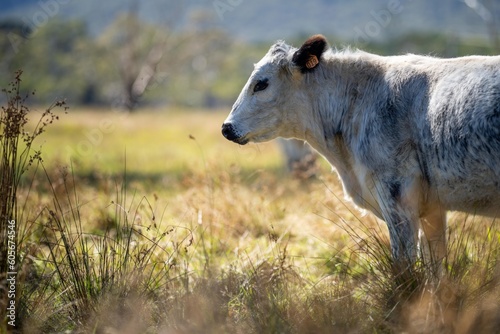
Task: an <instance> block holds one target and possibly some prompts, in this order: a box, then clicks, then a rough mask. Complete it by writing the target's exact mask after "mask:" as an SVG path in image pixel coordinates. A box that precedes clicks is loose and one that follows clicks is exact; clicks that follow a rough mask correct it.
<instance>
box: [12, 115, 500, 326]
mask: <svg viewBox="0 0 500 334" xmlns="http://www.w3.org/2000/svg"><path fill="white" fill-rule="evenodd" d="M227 112H228V111H227V110H219V111H208V110H178V109H175V110H172V109H168V108H165V109H159V110H156V109H150V110H139V111H137V112H136V113H132V114H126V113H118V112H112V111H108V110H87V109H75V110H73V109H70V111H69V112H68V113H67V114H63V113H61V116H60V119H59V120H58V121H56V122H54V123H53V124H50V126H49V127H48V128H47V130H46V131H45V132H44V133H43V134H42V135H41V136H40V137H39V138H37V141H36V142H35V144H34V147H36V148H38V147H39V146H40V145H42V146H41V151H42V158H43V163H41V164H39V165H34V166H32V168H31V169H30V171H29V172H28V173H26V174H25V176H24V178H23V185H22V187H21V188H20V191H19V194H20V195H19V201H20V203H21V204H20V210H22V213H23V214H22V215H21V217H22V220H21V221H19V226H18V229H19V231H18V233H19V236H21V237H20V238H19V237H18V253H19V261H20V267H19V268H20V269H19V274H18V278H17V284H18V290H17V291H18V295H17V299H18V308H17V321H18V327H17V330H18V331H19V332H26V333H52V332H65V331H66V332H69V333H347V332H350V333H358V332H362V333H365V332H366V333H391V332H403V331H405V332H408V333H413V332H419V333H434V332H445V333H455V332H456V333H468V332H471V331H477V330H487V331H490V330H495V329H498V328H500V304H499V303H498V300H500V285H499V278H500V265H499V262H498V259H499V257H498V255H499V252H498V251H499V249H500V247H499V243H500V233H499V226H498V223H497V222H496V220H495V219H484V218H482V217H473V216H464V215H459V214H452V215H451V216H452V219H451V221H452V224H451V225H450V228H449V243H450V245H449V255H448V259H447V261H446V263H445V266H446V274H445V276H444V277H442V278H440V279H435V278H434V277H432V275H431V274H430V273H429V271H428V270H426V269H427V268H426V264H425V263H419V264H417V266H416V268H412V269H411V270H410V271H409V272H407V273H405V274H403V275H401V274H399V273H396V272H394V271H393V270H392V266H391V259H390V256H389V252H390V251H389V244H388V236H387V230H386V227H385V225H384V223H383V222H381V221H379V220H377V219H375V218H374V217H373V216H372V215H371V214H365V213H363V212H360V211H358V210H357V209H356V208H355V207H354V206H352V205H351V204H350V203H349V202H347V201H346V200H344V198H343V193H342V187H341V185H340V184H339V181H338V179H337V176H336V174H335V173H331V171H330V167H329V166H327V164H326V163H324V162H320V163H319V167H318V172H317V174H316V176H315V177H312V178H307V179H304V178H298V177H294V176H293V175H290V174H289V173H287V172H286V170H285V167H284V162H283V157H282V155H281V153H280V151H279V149H278V147H277V145H276V143H274V142H270V143H265V144H259V145H255V144H250V145H246V146H238V145H236V144H234V143H231V142H228V141H227V140H225V139H224V138H223V137H222V135H221V134H220V126H221V124H222V121H223V120H224V118H225V117H226V114H227ZM29 117H30V119H31V121H30V123H28V124H27V129H28V131H29V130H30V129H32V128H33V127H34V124H35V122H36V120H37V119H38V118H37V117H39V116H38V112H37V111H32V112H31V114H30V115H29Z"/></svg>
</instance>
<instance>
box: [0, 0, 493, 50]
mask: <svg viewBox="0 0 500 334" xmlns="http://www.w3.org/2000/svg"><path fill="white" fill-rule="evenodd" d="M468 3H471V1H469V2H468ZM487 4H489V10H490V11H491V13H490V16H491V17H493V18H495V17H498V15H497V14H498V13H499V9H500V6H499V5H498V4H495V3H494V2H492V1H489V2H487ZM131 6H135V7H136V8H137V9H138V11H139V13H140V16H141V17H142V18H143V19H146V20H148V21H153V22H157V23H169V24H171V23H172V22H174V23H175V26H177V27H182V25H183V24H184V23H185V22H186V20H187V18H188V17H190V16H192V15H193V13H195V12H200V11H203V12H205V13H207V14H209V15H210V16H211V17H212V19H213V20H214V22H215V24H217V25H218V26H220V28H222V29H223V30H226V31H227V32H229V33H231V34H232V35H233V36H235V37H237V38H240V39H243V40H246V41H268V40H275V39H278V38H289V37H291V36H297V35H306V34H311V33H318V32H321V33H323V34H327V35H335V36H338V37H340V38H342V39H345V40H347V41H355V40H358V41H359V40H361V41H362V40H364V39H371V40H374V39H385V38H388V37H394V35H398V34H402V33H407V32H409V31H440V32H450V33H453V34H456V35H459V36H471V35H472V36H484V37H485V36H487V33H488V29H487V25H486V24H485V22H484V20H483V19H482V18H481V17H480V15H478V14H477V13H476V12H475V11H474V10H472V9H471V8H469V7H468V6H467V5H466V4H465V1H456V0H445V1H439V2H436V1H432V0H421V1H411V0H390V1H388V0H373V1H366V0H352V1H340V0H332V1H328V0H314V1H308V2H307V5H306V4H305V2H304V1H299V0H286V1H285V0H277V1H273V2H269V1H264V0H256V1H244V0H214V1H202V0H186V1H182V2H172V1H168V2H166V1H164V0H149V1H147V2H143V3H140V4H139V2H134V1H121V0H110V1H106V2H103V1H99V0H87V1H71V2H68V1H62V0H49V1H37V0H21V1H15V0H3V1H2V2H1V3H0V20H2V19H3V20H5V19H7V18H15V19H19V20H22V21H23V22H24V23H25V24H30V25H32V26H34V27H35V28H36V26H37V25H38V24H39V23H43V22H44V20H46V18H47V17H51V18H52V17H55V16H58V17H64V18H80V19H82V20H84V21H85V22H86V23H87V25H88V28H89V30H90V32H91V33H93V34H95V35H97V34H99V33H100V32H101V31H102V30H103V29H104V28H105V27H106V26H107V25H108V24H109V23H110V22H111V21H112V20H113V19H114V18H115V17H116V15H117V14H118V13H120V12H124V11H127V10H129V9H130V8H131ZM486 7H488V6H486Z"/></svg>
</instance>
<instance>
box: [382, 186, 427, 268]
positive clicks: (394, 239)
mask: <svg viewBox="0 0 500 334" xmlns="http://www.w3.org/2000/svg"><path fill="white" fill-rule="evenodd" d="M377 197H378V201H379V205H380V209H381V211H382V212H381V213H382V217H383V218H384V220H385V222H386V223H387V227H388V229H389V237H390V241H391V253H392V256H393V259H394V263H395V265H396V268H398V269H401V270H404V269H406V268H408V267H410V266H412V265H413V264H414V263H415V261H416V259H417V244H418V225H419V220H418V212H417V210H416V206H415V204H414V203H412V202H409V201H408V200H407V198H406V197H407V194H406V193H405V191H404V189H402V188H401V183H400V182H381V183H378V185H377ZM413 202H417V203H418V199H417V198H414V199H413Z"/></svg>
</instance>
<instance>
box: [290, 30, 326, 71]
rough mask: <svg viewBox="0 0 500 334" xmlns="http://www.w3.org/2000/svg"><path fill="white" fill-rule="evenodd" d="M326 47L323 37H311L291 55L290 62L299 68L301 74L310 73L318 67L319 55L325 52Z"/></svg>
mask: <svg viewBox="0 0 500 334" xmlns="http://www.w3.org/2000/svg"><path fill="white" fill-rule="evenodd" d="M327 45H328V43H327V41H326V38H325V36H323V35H314V36H311V37H309V38H308V39H307V41H305V42H304V44H302V46H301V47H300V49H298V50H297V51H296V52H295V53H294V54H293V57H292V62H293V63H294V64H295V65H296V66H298V67H299V68H300V71H301V72H302V73H306V72H310V71H312V70H314V69H315V68H316V66H318V64H319V62H320V61H321V55H322V54H323V52H325V50H326V48H327Z"/></svg>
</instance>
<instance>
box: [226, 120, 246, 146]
mask: <svg viewBox="0 0 500 334" xmlns="http://www.w3.org/2000/svg"><path fill="white" fill-rule="evenodd" d="M222 135H223V136H224V137H225V138H226V139H227V140H230V141H233V142H235V143H238V144H240V145H245V144H246V143H248V140H246V139H245V138H244V137H242V136H240V135H239V134H238V132H237V131H236V129H235V128H234V126H233V124H231V123H224V124H222Z"/></svg>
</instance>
